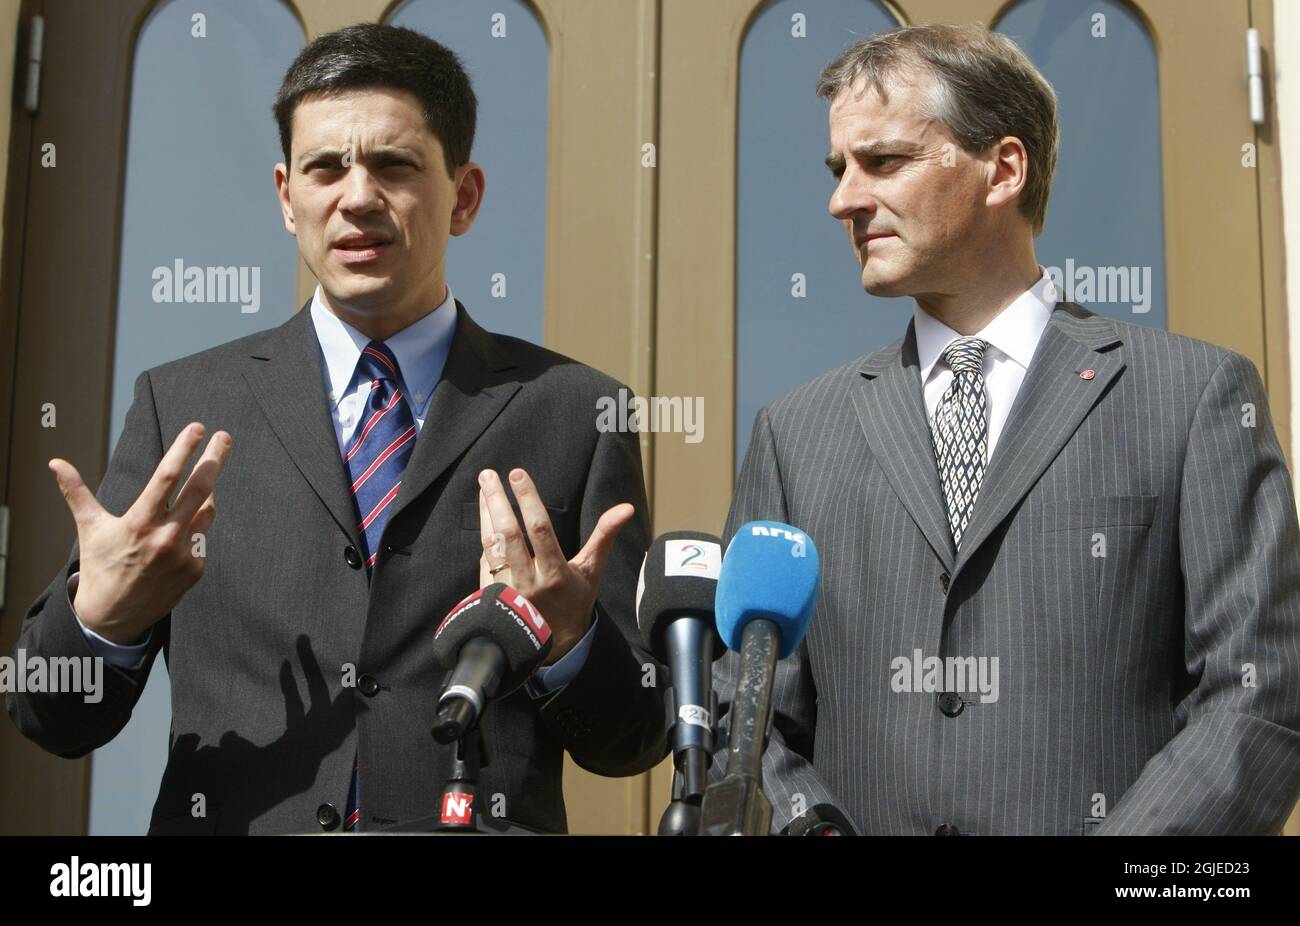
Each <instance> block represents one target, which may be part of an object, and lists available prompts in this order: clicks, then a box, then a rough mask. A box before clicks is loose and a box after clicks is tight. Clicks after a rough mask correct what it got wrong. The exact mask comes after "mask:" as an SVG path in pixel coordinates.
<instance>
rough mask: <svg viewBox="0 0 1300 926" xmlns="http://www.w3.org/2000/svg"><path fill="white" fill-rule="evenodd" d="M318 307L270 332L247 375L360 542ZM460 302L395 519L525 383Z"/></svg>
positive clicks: (299, 462)
mask: <svg viewBox="0 0 1300 926" xmlns="http://www.w3.org/2000/svg"><path fill="white" fill-rule="evenodd" d="M310 306H311V302H310V300H309V301H308V302H307V303H306V304H305V305H304V306H303V307H302V309H300V310H299V311H298V313H297V314H296V315H295V316H294V317H293V318H291V319H290V320H289V321H287V322H285V323H284V324H283V325H281V326H280V327H279V328H276V329H274V330H273V331H271V332H268V334H267V337H266V338H265V339H263V340H261V341H260V342H259V343H258V344H257V346H256V347H255V348H254V349H253V351H252V352H251V356H252V358H253V359H254V360H256V361H257V362H256V363H253V364H249V365H248V366H247V367H246V368H245V369H244V378H245V379H246V380H247V382H248V385H249V388H250V389H251V390H252V393H253V396H254V398H255V399H256V400H257V402H258V404H259V405H260V406H261V408H262V412H263V414H265V415H266V419H267V421H268V422H269V423H270V425H271V429H272V430H273V431H274V432H275V434H276V436H277V437H278V438H279V439H280V442H281V443H282V444H283V445H284V448H285V450H286V451H287V452H288V454H289V457H290V458H291V459H292V460H293V462H294V465H295V466H296V467H297V468H298V470H299V472H301V473H302V475H303V478H305V479H306V480H307V482H308V483H309V484H310V485H311V487H312V490H313V491H314V492H315V493H316V495H317V496H318V497H319V498H320V500H321V502H322V503H323V504H324V505H325V507H326V508H327V509H328V510H329V512H330V515H331V516H332V517H333V518H334V520H335V521H337V522H338V525H339V527H340V528H341V529H342V530H343V532H344V533H345V534H347V536H348V537H349V538H351V540H352V542H353V544H354V545H357V546H358V547H359V546H360V536H359V533H358V529H357V514H356V511H355V509H354V507H353V503H352V496H351V492H350V487H349V483H348V476H347V471H346V468H345V466H344V463H343V458H342V456H341V454H340V453H339V446H338V439H337V437H336V435H335V431H334V422H333V419H332V417H331V415H330V409H329V405H328V403H327V402H326V400H325V381H324V376H323V373H322V370H321V360H320V345H319V341H318V340H317V338H316V330H315V327H314V326H313V325H312V322H311V312H310ZM456 308H457V321H456V333H455V334H454V335H453V337H452V342H451V349H450V352H449V353H448V355H447V363H446V365H445V366H444V367H443V372H442V378H441V379H439V380H438V385H437V387H436V388H435V389H434V392H433V398H432V399H431V400H430V402H429V411H428V415H427V417H426V418H425V426H424V427H422V428H421V429H420V435H419V437H418V438H417V439H416V442H415V450H414V452H413V453H412V454H411V460H410V462H409V463H408V464H407V467H406V473H405V474H404V476H403V478H402V487H401V489H400V490H399V491H398V495H397V498H395V499H394V500H393V512H392V514H391V515H390V516H389V523H392V521H393V520H394V519H396V517H397V516H398V515H399V514H400V513H401V511H402V509H403V508H405V507H406V506H407V505H408V504H409V503H410V502H411V500H413V499H414V498H416V497H417V496H419V495H420V493H422V492H423V491H424V490H425V489H427V488H428V487H429V486H430V485H432V483H433V482H434V480H435V479H437V478H438V477H439V476H440V475H442V473H443V472H444V471H445V470H446V469H447V467H448V466H450V465H451V463H452V462H453V461H454V460H455V459H456V458H457V457H459V456H460V455H461V454H462V453H463V452H464V451H465V449H466V448H468V447H469V445H470V444H471V443H473V442H474V440H475V439H476V438H477V437H478V436H479V435H480V434H481V433H483V431H484V430H485V429H486V428H487V426H488V425H489V424H490V423H491V422H492V419H493V418H495V417H496V416H497V414H498V413H499V412H500V411H501V409H502V408H503V407H504V406H505V404H506V403H507V402H508V401H509V400H510V398H511V397H512V396H513V395H514V394H515V392H517V391H518V389H519V383H518V382H517V381H514V380H511V379H510V378H509V377H508V376H503V375H502V371H505V370H509V369H511V368H513V367H514V363H513V361H511V359H510V357H509V356H508V355H507V354H506V352H505V350H504V349H503V348H502V347H501V346H500V345H499V344H498V342H497V341H496V339H495V338H494V337H493V336H492V335H491V334H489V333H487V332H485V331H484V330H483V329H482V328H480V327H479V326H478V324H476V323H475V322H474V320H473V319H472V318H470V316H469V313H468V312H467V311H465V307H464V306H463V305H461V304H460V302H459V301H457V303H456Z"/></svg>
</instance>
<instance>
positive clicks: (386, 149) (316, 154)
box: [298, 145, 419, 167]
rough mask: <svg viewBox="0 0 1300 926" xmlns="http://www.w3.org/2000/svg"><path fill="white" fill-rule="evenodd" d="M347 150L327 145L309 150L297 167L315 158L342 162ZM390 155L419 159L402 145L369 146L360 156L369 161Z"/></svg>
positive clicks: (304, 153)
mask: <svg viewBox="0 0 1300 926" xmlns="http://www.w3.org/2000/svg"><path fill="white" fill-rule="evenodd" d="M349 150H350V149H348V148H335V147H332V146H329V145H322V146H321V147H319V148H310V149H308V150H307V151H304V152H303V153H302V154H301V155H300V156H299V157H298V166H300V167H301V166H302V165H304V164H306V163H307V162H308V161H312V160H315V159H317V158H327V159H337V160H342V159H343V155H344V154H345V153H346V152H347V151H349ZM392 155H402V156H403V157H408V158H414V159H418V158H419V152H417V151H416V150H415V149H414V148H408V147H406V146H404V145H371V146H370V147H369V148H367V149H366V151H365V153H364V154H363V155H362V160H369V159H371V158H382V157H390V156H392Z"/></svg>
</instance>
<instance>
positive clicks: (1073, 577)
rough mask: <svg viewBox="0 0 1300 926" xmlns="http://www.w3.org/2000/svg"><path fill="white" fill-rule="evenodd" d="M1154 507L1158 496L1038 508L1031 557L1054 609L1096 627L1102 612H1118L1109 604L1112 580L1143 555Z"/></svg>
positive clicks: (1066, 501)
mask: <svg viewBox="0 0 1300 926" xmlns="http://www.w3.org/2000/svg"><path fill="white" fill-rule="evenodd" d="M1159 503H1160V497H1159V496H1158V495H1108V496H1104V497H1101V498H1069V499H1062V500H1060V501H1050V502H1044V503H1043V504H1042V505H1041V507H1040V511H1039V517H1038V533H1039V534H1040V537H1039V541H1038V545H1037V546H1038V549H1037V551H1036V553H1037V555H1038V556H1039V557H1041V558H1042V559H1041V561H1040V562H1041V564H1042V567H1043V569H1042V575H1041V578H1043V579H1044V580H1046V584H1047V585H1049V586H1052V587H1054V588H1055V590H1056V591H1057V593H1058V594H1057V596H1056V607H1057V608H1061V609H1065V610H1076V609H1078V610H1079V614H1078V616H1079V617H1081V618H1087V619H1088V620H1090V621H1096V620H1097V618H1098V615H1099V614H1102V613H1103V609H1105V613H1109V612H1111V611H1113V610H1114V609H1115V607H1117V606H1119V607H1122V606H1123V602H1117V601H1115V600H1114V598H1115V596H1114V594H1113V592H1114V591H1115V588H1116V587H1117V579H1123V578H1125V576H1124V573H1126V572H1127V570H1130V569H1132V568H1135V564H1137V563H1139V562H1140V560H1141V556H1142V554H1144V553H1145V547H1146V544H1147V540H1148V535H1149V533H1150V529H1151V524H1152V521H1153V520H1154V518H1155V514H1156V508H1157V506H1158V505H1159Z"/></svg>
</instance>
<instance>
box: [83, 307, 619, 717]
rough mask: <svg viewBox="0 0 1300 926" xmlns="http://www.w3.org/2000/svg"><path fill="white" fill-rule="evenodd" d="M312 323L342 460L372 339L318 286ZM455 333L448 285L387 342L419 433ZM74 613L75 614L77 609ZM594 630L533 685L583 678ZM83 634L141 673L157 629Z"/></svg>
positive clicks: (544, 687)
mask: <svg viewBox="0 0 1300 926" xmlns="http://www.w3.org/2000/svg"><path fill="white" fill-rule="evenodd" d="M311 320H312V325H313V326H314V327H315V329H316V339H317V341H318V342H319V343H320V348H321V371H322V375H323V376H324V385H325V393H326V396H327V397H328V399H329V406H330V417H331V418H332V419H333V421H334V433H335V435H336V436H337V437H338V443H339V454H340V459H341V458H342V455H343V454H344V453H345V452H346V450H347V446H348V441H350V440H351V439H352V434H353V432H354V431H355V430H356V428H357V425H358V424H359V423H360V420H361V417H362V415H363V413H364V410H365V404H366V398H367V397H368V395H369V393H370V384H369V383H368V382H365V383H363V382H361V381H360V379H359V377H358V376H357V375H356V370H357V361H358V360H359V359H360V357H361V351H362V349H363V348H364V347H365V346H366V345H367V344H369V343H370V338H369V337H368V336H366V335H364V334H362V333H361V332H360V331H358V330H357V329H356V328H353V327H352V326H351V325H349V324H348V323H347V322H345V321H343V320H342V319H341V318H339V317H338V316H337V315H335V314H334V313H333V312H331V311H330V310H329V309H327V308H326V307H325V305H324V303H323V302H322V301H321V291H320V287H319V286H317V287H316V292H315V294H314V295H313V296H312V300H311ZM455 333H456V300H455V298H454V297H453V296H452V294H451V287H450V286H448V287H447V298H446V299H445V300H444V301H443V303H442V304H441V305H440V306H438V308H436V309H434V310H433V311H432V312H430V313H429V314H428V315H425V316H424V317H422V318H420V319H419V320H418V321H416V322H414V323H413V324H411V325H408V326H407V327H405V328H403V329H402V330H401V331H399V332H397V333H396V334H394V335H393V336H392V337H390V338H388V339H387V340H386V341H384V344H385V345H387V347H388V348H389V349H390V350H391V351H392V352H393V356H395V357H396V358H397V366H398V369H399V370H400V371H401V372H400V374H399V375H400V377H401V380H402V381H401V383H400V385H401V389H402V396H403V398H405V400H406V402H407V404H408V405H409V406H410V407H411V413H412V415H413V416H414V417H415V427H416V431H417V433H418V432H419V431H420V430H421V429H423V427H424V422H425V418H426V416H427V415H428V411H429V403H430V402H431V401H432V399H433V390H434V387H435V386H437V384H438V380H440V379H441V378H442V369H443V367H444V366H445V365H446V363H447V355H448V354H449V353H450V352H451V342H452V338H453V336H454V335H455ZM80 576H81V573H80V572H74V573H73V574H72V575H71V576H69V577H68V605H69V606H71V605H72V600H73V599H74V598H75V597H76V595H77V583H78V580H79V579H80ZM73 614H74V615H76V610H75V609H74V610H73ZM434 617H435V615H430V619H431V620H433V618H434ZM77 623H78V624H81V618H80V617H78V618H77ZM430 626H432V624H431V625H430ZM595 629H596V624H595V616H594V615H593V619H592V625H591V627H589V628H588V629H587V632H586V633H585V634H584V635H583V637H582V639H581V640H579V641H578V643H577V645H576V646H574V647H573V649H571V650H570V651H569V652H567V653H565V654H564V656H563V657H561V658H560V659H558V660H556V662H555V663H554V664H553V665H549V666H543V667H541V668H539V669H538V670H537V671H536V673H535V674H534V675H533V679H532V681H533V683H534V684H535V685H536V687H537V688H538V689H540V690H541V691H542V692H550V691H554V690H556V689H558V688H561V687H562V686H564V685H566V684H567V683H568V682H570V681H571V680H572V679H573V678H574V676H576V675H577V674H578V672H579V670H581V669H582V667H583V665H585V664H586V661H587V653H588V652H589V651H590V650H591V639H592V635H593V634H594V633H595ZM81 631H82V633H83V634H85V637H86V642H87V643H88V644H89V645H90V650H91V652H92V653H93V654H94V655H96V656H102V657H103V658H104V661H105V662H107V663H109V664H110V665H115V666H118V667H119V668H123V669H138V668H139V667H140V666H141V665H142V664H143V662H144V658H145V655H146V653H147V651H148V649H149V640H150V639H151V638H152V636H153V630H152V629H150V630H149V631H147V632H146V633H145V635H144V637H143V638H142V639H141V641H140V642H139V643H134V644H131V645H130V646H124V645H122V644H120V643H114V642H112V641H111V640H107V639H105V638H104V637H102V636H100V635H99V634H97V633H95V632H94V631H93V630H91V629H89V628H88V627H86V625H85V624H81Z"/></svg>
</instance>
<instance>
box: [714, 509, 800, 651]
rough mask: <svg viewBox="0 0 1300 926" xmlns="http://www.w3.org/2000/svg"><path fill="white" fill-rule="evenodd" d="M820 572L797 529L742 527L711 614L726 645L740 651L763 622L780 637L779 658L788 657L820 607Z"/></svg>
mask: <svg viewBox="0 0 1300 926" xmlns="http://www.w3.org/2000/svg"><path fill="white" fill-rule="evenodd" d="M821 569H822V567H821V558H820V557H819V556H818V555H817V547H816V546H814V545H813V542H812V538H811V537H809V536H808V535H807V534H805V533H804V532H803V531H801V530H799V529H798V528H796V527H791V526H790V525H789V524H782V523H781V522H779V521H750V522H749V523H748V524H743V525H741V527H740V529H739V530H737V531H736V533H735V536H733V537H732V538H731V543H730V544H728V545H727V552H726V553H725V554H724V556H723V559H722V571H721V572H720V573H719V575H718V597H717V598H716V599H715V601H714V606H713V609H714V614H715V615H716V619H717V622H718V636H719V637H721V638H722V642H723V643H725V644H726V645H727V648H728V649H732V650H735V651H737V652H740V647H741V638H742V637H743V635H744V633H745V628H746V627H747V626H748V625H749V623H750V621H753V620H755V619H757V618H762V619H765V620H769V621H771V622H772V623H774V624H775V625H776V627H777V630H778V631H779V632H780V634H781V641H780V644H779V646H778V656H779V658H781V659H784V658H786V657H787V656H789V655H790V654H791V653H793V652H794V651H795V649H796V648H797V647H798V646H799V641H800V640H802V639H803V635H804V632H805V631H807V629H808V623H809V621H811V620H812V614H813V609H814V608H816V607H817V588H818V585H819V582H820V579H821Z"/></svg>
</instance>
